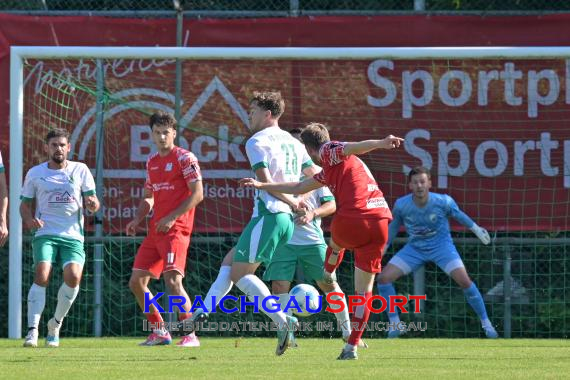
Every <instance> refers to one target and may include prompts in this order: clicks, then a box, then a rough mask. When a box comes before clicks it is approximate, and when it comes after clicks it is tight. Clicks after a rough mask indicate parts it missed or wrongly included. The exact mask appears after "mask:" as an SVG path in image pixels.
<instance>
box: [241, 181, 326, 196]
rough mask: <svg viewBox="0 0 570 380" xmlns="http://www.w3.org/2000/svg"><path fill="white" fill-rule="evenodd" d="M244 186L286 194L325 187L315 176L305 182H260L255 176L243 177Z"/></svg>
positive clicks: (306, 191) (301, 192)
mask: <svg viewBox="0 0 570 380" xmlns="http://www.w3.org/2000/svg"><path fill="white" fill-rule="evenodd" d="M239 184H240V186H242V187H253V188H256V189H259V190H265V191H269V192H271V194H273V192H279V193H285V194H304V193H308V192H309V191H313V190H316V189H318V188H319V187H323V186H324V185H323V184H322V183H320V182H318V181H317V180H315V179H313V178H307V179H306V180H304V181H303V182H271V183H266V182H260V181H257V180H255V179H253V178H242V179H240V180H239Z"/></svg>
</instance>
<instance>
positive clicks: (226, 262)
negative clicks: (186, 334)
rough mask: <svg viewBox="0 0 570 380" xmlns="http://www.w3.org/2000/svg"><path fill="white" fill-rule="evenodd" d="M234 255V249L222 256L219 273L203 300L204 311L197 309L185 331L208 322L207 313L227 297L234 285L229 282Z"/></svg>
mask: <svg viewBox="0 0 570 380" xmlns="http://www.w3.org/2000/svg"><path fill="white" fill-rule="evenodd" d="M234 254H235V247H232V249H230V250H229V252H228V253H227V254H226V256H224V259H223V260H222V265H221V266H220V271H219V272H218V276H217V277H216V280H215V281H214V283H213V284H212V285H211V286H210V289H209V290H208V294H206V297H205V298H204V307H205V308H206V310H202V309H200V308H199V309H197V310H196V311H195V312H194V313H193V314H192V316H191V317H190V318H189V319H188V322H189V323H188V324H187V326H185V328H186V329H187V331H193V330H194V329H195V328H196V327H197V325H199V324H200V323H204V322H206V321H207V320H208V317H209V313H211V312H212V311H214V310H215V309H216V306H218V304H219V303H220V300H221V299H222V298H223V297H224V296H225V295H227V294H228V293H229V292H230V290H231V289H232V287H233V286H234V283H233V282H232V280H231V269H232V263H233V261H234V260H233V259H234Z"/></svg>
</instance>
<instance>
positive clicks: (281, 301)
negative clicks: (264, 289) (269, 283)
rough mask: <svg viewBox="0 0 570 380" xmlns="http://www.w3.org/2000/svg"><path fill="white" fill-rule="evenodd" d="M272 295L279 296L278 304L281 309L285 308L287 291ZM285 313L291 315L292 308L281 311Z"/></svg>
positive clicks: (287, 299)
mask: <svg viewBox="0 0 570 380" xmlns="http://www.w3.org/2000/svg"><path fill="white" fill-rule="evenodd" d="M274 296H276V297H279V304H280V305H281V311H283V310H285V307H286V306H287V304H288V303H289V293H282V294H274ZM283 312H284V313H285V314H287V315H293V308H289V309H288V310H287V311H283Z"/></svg>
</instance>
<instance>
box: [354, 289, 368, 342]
mask: <svg viewBox="0 0 570 380" xmlns="http://www.w3.org/2000/svg"><path fill="white" fill-rule="evenodd" d="M358 295H363V294H361V293H359V294H358ZM370 297H372V292H368V293H364V299H365V300H366V301H368V299H369V298H370ZM369 317H370V310H368V308H367V307H366V303H365V304H364V305H361V306H357V307H356V308H355V309H354V314H352V318H351V320H350V322H351V325H352V326H355V324H356V327H355V328H353V329H352V332H351V333H350V337H348V344H350V345H352V346H355V347H357V346H358V341H359V340H360V338H362V334H363V333H364V327H365V326H366V322H368V318H369Z"/></svg>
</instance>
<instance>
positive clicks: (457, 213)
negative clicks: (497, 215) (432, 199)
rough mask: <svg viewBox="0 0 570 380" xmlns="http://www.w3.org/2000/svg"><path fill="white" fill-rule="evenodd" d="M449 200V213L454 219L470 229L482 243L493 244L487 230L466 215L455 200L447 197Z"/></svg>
mask: <svg viewBox="0 0 570 380" xmlns="http://www.w3.org/2000/svg"><path fill="white" fill-rule="evenodd" d="M446 198H447V206H448V213H449V216H451V217H452V218H453V219H455V220H457V221H458V222H459V223H461V224H462V225H464V226H465V227H467V228H469V229H470V230H471V231H472V232H473V233H474V234H475V236H477V237H478V238H479V240H481V242H482V243H483V244H485V245H487V244H489V243H490V242H491V237H490V236H489V233H488V232H487V230H486V229H484V228H482V227H479V226H478V225H477V223H475V222H474V221H473V219H471V218H470V217H469V216H468V215H467V214H466V213H464V212H463V211H461V210H460V209H459V206H458V205H457V203H456V202H455V200H454V199H453V198H451V197H450V196H449V195H447V196H446Z"/></svg>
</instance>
